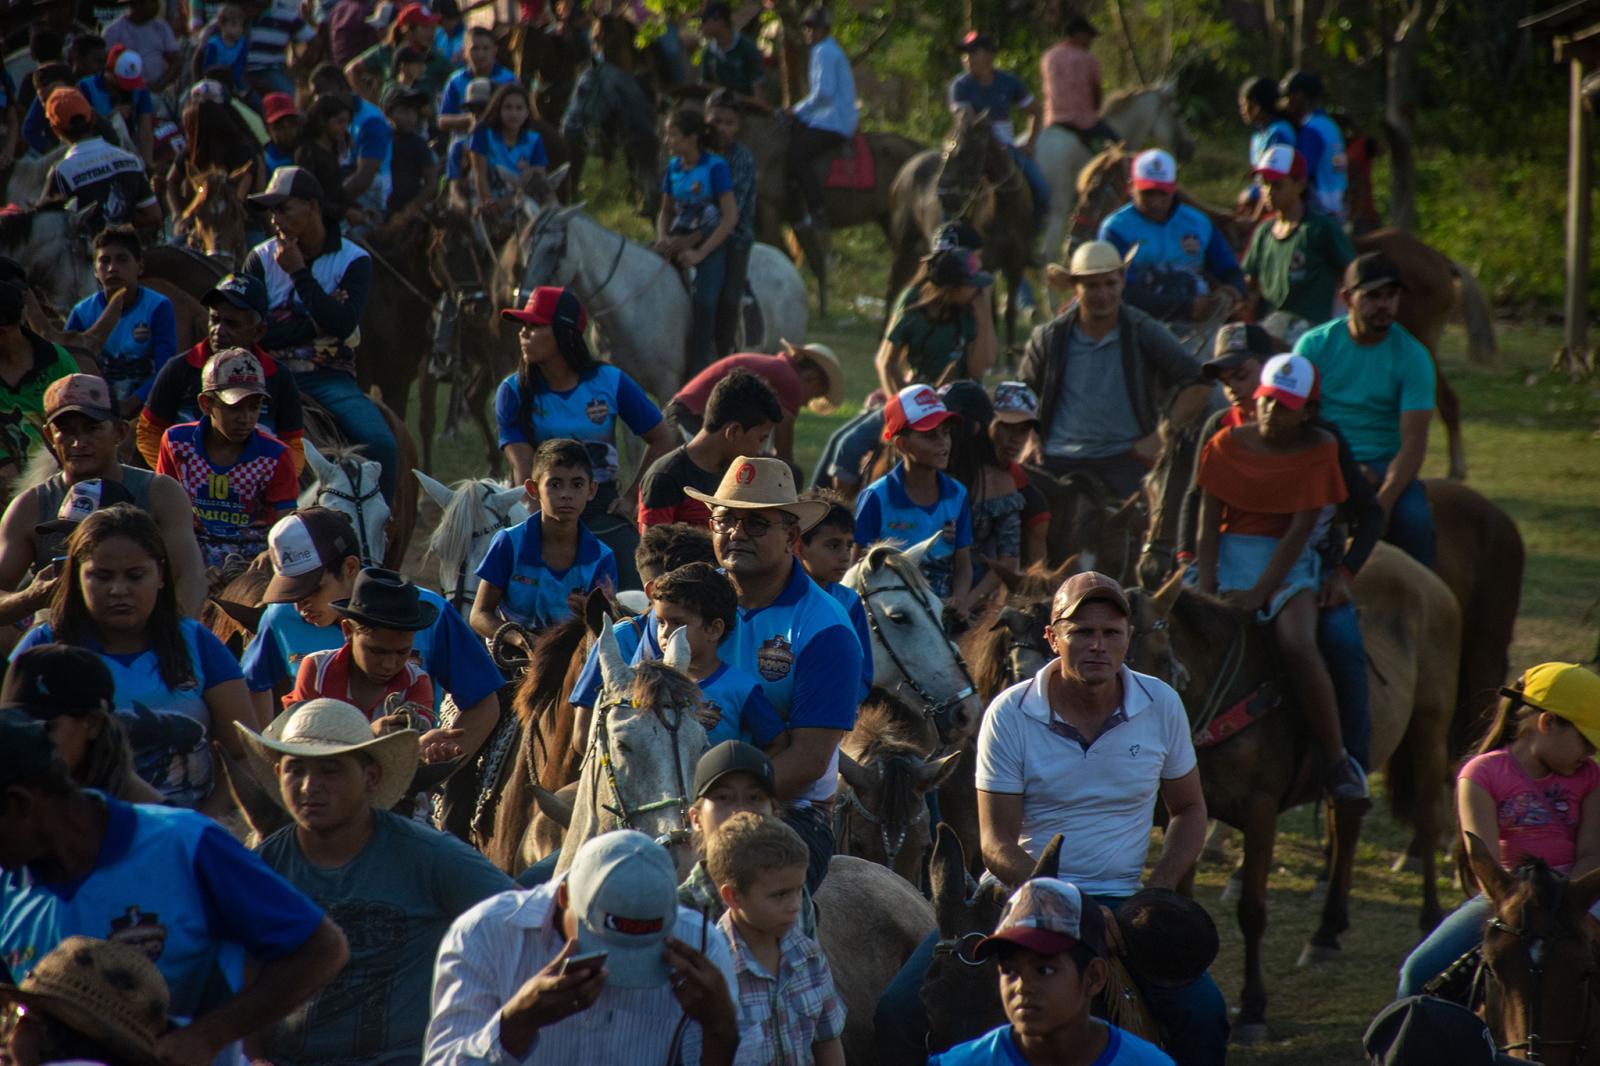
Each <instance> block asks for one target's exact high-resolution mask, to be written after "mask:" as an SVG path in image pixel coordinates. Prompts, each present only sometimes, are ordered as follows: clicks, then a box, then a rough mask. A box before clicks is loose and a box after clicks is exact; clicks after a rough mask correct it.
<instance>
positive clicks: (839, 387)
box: [779, 340, 844, 415]
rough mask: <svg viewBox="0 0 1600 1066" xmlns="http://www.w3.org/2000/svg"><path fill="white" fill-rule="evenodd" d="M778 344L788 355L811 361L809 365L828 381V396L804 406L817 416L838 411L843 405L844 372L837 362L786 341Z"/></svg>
mask: <svg viewBox="0 0 1600 1066" xmlns="http://www.w3.org/2000/svg"><path fill="white" fill-rule="evenodd" d="M779 343H780V344H782V345H783V347H784V349H785V350H786V351H788V352H789V353H790V355H792V356H794V357H796V358H802V359H809V360H811V365H812V366H814V367H816V368H817V369H818V370H820V371H822V376H823V377H824V378H826V379H827V381H828V394H827V395H826V396H818V397H816V398H815V399H813V400H812V401H811V402H810V403H809V404H807V405H806V406H807V407H808V408H810V409H811V411H812V412H813V413H814V414H819V415H831V414H833V412H834V411H836V410H838V409H839V405H840V404H841V403H844V371H843V370H841V369H840V368H839V361H838V360H837V359H829V358H828V357H827V356H824V355H819V354H817V353H816V352H814V351H812V350H811V349H810V348H807V347H806V346H805V345H803V344H793V343H791V342H789V341H787V340H780V341H779Z"/></svg>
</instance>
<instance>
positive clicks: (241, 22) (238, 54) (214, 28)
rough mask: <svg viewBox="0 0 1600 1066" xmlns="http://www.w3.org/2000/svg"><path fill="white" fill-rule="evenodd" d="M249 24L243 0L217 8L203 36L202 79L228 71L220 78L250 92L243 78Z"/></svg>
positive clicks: (231, 87) (236, 90)
mask: <svg viewBox="0 0 1600 1066" xmlns="http://www.w3.org/2000/svg"><path fill="white" fill-rule="evenodd" d="M247 24H248V23H247V20H246V17H245V10H244V4H243V3H241V2H240V0H226V2H225V3H223V4H222V5H221V6H220V7H218V8H217V17H216V18H214V19H212V20H211V24H210V25H209V26H207V27H206V28H205V31H204V32H203V33H202V34H201V35H200V41H201V44H200V52H199V57H198V62H197V69H196V70H195V74H197V75H199V76H200V77H202V78H204V77H214V76H215V75H213V74H212V71H218V70H226V71H227V72H228V76H227V77H226V78H219V79H218V80H219V81H222V82H224V83H225V84H226V85H227V86H228V88H229V90H230V91H232V92H233V93H235V94H237V95H239V96H246V95H248V94H249V92H250V87H249V86H248V85H247V84H245V78H244V76H245V57H246V56H248V55H249V53H250V33H249V30H248V29H247V28H246V27H247ZM270 122H271V119H270V118H269V119H268V123H269V124H270Z"/></svg>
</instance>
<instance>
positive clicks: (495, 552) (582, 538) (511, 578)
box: [474, 511, 617, 629]
mask: <svg viewBox="0 0 1600 1066" xmlns="http://www.w3.org/2000/svg"><path fill="white" fill-rule="evenodd" d="M542 535H543V526H542V525H541V524H540V515H539V512H538V511H535V512H534V513H533V514H531V515H529V516H528V520H527V521H526V522H521V523H519V524H517V525H514V526H512V527H511V528H510V529H502V530H501V531H500V532H498V533H496V534H495V535H494V540H492V541H490V542H489V551H488V553H487V554H486V555H484V557H483V562H481V563H479V564H478V569H477V570H476V571H474V572H475V573H476V574H477V575H478V577H479V578H481V579H482V580H484V581H487V582H489V584H491V585H493V586H495V587H496V588H498V589H499V590H500V614H501V616H502V617H503V618H506V619H508V620H510V621H512V622H516V623H517V624H518V625H521V626H526V627H527V628H529V629H544V628H546V627H548V626H553V625H555V624H556V623H557V622H563V621H565V620H566V619H568V618H571V617H572V608H571V607H569V606H567V597H568V596H570V595H572V594H573V593H574V592H582V593H587V592H588V591H590V590H591V589H595V588H599V587H600V586H602V585H603V586H607V587H609V588H612V589H615V588H616V587H617V557H616V556H615V555H613V554H612V552H611V548H610V547H609V546H608V545H607V544H605V543H604V542H603V541H601V540H600V538H598V537H596V536H595V535H594V534H593V533H591V532H589V528H588V527H587V526H585V525H584V524H583V523H582V522H579V523H578V550H577V554H576V556H575V557H574V558H573V560H572V565H571V566H568V567H566V568H565V569H562V570H555V569H552V568H551V567H550V565H549V564H548V563H546V562H545V561H544V554H543V548H542V544H541V541H542Z"/></svg>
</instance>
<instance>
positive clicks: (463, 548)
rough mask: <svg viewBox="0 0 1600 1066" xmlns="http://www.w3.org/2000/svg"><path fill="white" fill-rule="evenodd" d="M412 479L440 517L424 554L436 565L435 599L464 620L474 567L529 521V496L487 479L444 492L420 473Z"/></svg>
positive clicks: (473, 591)
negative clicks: (494, 543)
mask: <svg viewBox="0 0 1600 1066" xmlns="http://www.w3.org/2000/svg"><path fill="white" fill-rule="evenodd" d="M411 473H412V474H413V475H415V476H416V479H417V482H418V483H419V484H420V485H421V486H422V490H423V491H424V492H426V493H427V494H428V498H429V499H431V500H433V502H434V503H436V504H438V505H439V510H440V511H441V512H442V513H441V515H440V517H439V524H438V525H437V526H435V527H434V529H433V536H432V537H430V538H429V540H428V553H429V554H430V555H432V556H434V557H435V558H436V559H438V560H439V594H440V595H441V596H443V597H444V598H445V602H446V603H448V604H450V606H451V607H452V608H454V609H455V610H457V611H459V612H460V613H461V616H462V617H463V618H465V617H467V616H468V615H470V614H471V613H472V601H473V599H474V598H475V597H476V595H477V591H478V581H479V579H478V575H477V570H478V564H479V563H481V562H483V557H484V556H485V555H487V554H488V552H489V542H490V541H491V540H493V539H494V535H495V534H496V533H498V532H500V531H501V530H502V529H509V528H510V527H512V526H514V525H516V524H517V523H519V522H522V521H525V520H526V519H527V517H528V494H527V492H526V491H525V490H524V489H523V488H522V486H520V485H518V486H516V487H514V488H509V489H508V488H506V487H505V486H504V485H502V484H500V483H499V482H497V481H491V480H489V479H488V478H465V479H463V480H461V481H457V482H456V483H455V484H454V485H453V486H449V487H446V486H444V485H442V484H440V483H439V482H438V481H435V480H434V479H433V478H431V477H429V476H428V475H427V474H424V473H423V472H422V471H421V470H413V471H411Z"/></svg>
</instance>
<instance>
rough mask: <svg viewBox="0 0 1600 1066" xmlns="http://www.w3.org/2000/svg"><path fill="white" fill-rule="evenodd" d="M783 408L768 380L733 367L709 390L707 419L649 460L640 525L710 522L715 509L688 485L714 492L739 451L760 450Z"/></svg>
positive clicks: (752, 452)
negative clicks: (681, 440)
mask: <svg viewBox="0 0 1600 1066" xmlns="http://www.w3.org/2000/svg"><path fill="white" fill-rule="evenodd" d="M781 421H783V408H782V407H781V406H780V405H779V403H778V397H777V395H776V394H775V393H774V392H773V391H772V388H771V386H769V385H768V384H767V383H766V382H765V381H762V380H761V379H760V378H758V377H756V375H754V374H752V373H750V372H749V371H748V370H735V371H734V372H733V373H731V374H729V375H728V376H727V377H725V378H723V379H722V380H721V381H719V382H717V384H716V387H715V388H713V389H712V390H711V398H710V399H709V400H707V401H706V409H705V421H704V423H703V424H702V425H701V427H700V429H699V431H698V432H696V433H695V435H694V436H693V437H691V438H690V439H689V442H688V443H687V444H680V445H678V446H677V447H676V448H674V449H672V450H671V451H670V452H668V453H667V454H666V455H663V456H662V457H661V458H659V459H657V460H656V461H655V462H654V463H651V464H650V469H649V470H647V471H645V475H644V480H643V481H642V482H640V488H639V529H640V531H641V532H642V531H644V530H645V529H648V528H649V527H650V526H656V525H664V524H666V523H670V522H687V523H689V524H690V525H700V526H709V525H710V524H711V508H709V507H707V506H706V505H705V504H703V503H701V502H700V501H699V500H696V499H694V498H692V497H690V496H689V495H688V494H686V493H685V492H684V491H683V490H684V489H686V488H692V489H698V490H699V491H701V492H708V493H710V492H715V491H716V489H717V485H718V484H719V483H720V482H721V481H722V474H723V471H725V470H726V469H727V468H728V464H729V463H731V462H732V461H733V460H734V458H735V457H736V456H740V455H760V454H762V453H763V452H764V451H765V450H766V446H767V438H768V437H769V436H770V435H771V433H772V429H773V427H774V426H776V425H777V424H778V423H779V422H781Z"/></svg>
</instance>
